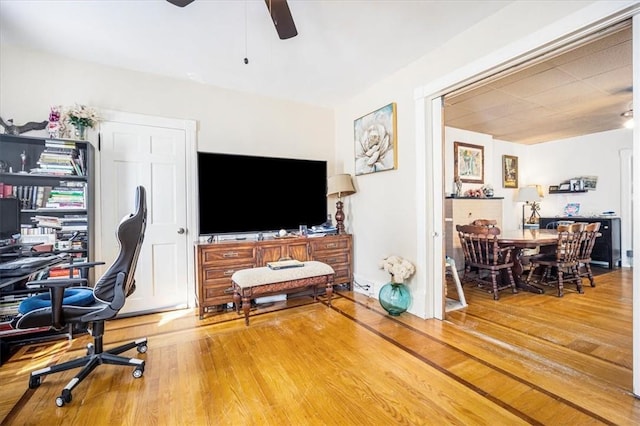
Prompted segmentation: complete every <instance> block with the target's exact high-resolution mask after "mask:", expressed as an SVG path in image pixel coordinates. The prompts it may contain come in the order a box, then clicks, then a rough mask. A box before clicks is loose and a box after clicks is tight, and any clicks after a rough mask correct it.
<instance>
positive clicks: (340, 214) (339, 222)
mask: <svg viewBox="0 0 640 426" xmlns="http://www.w3.org/2000/svg"><path fill="white" fill-rule="evenodd" d="M342 207H343V204H342V201H341V200H339V199H338V202H337V203H336V228H337V229H338V234H344V233H345V230H344V211H342Z"/></svg>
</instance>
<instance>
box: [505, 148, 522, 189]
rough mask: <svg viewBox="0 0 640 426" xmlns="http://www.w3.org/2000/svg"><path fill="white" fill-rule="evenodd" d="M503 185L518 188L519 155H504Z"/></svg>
mask: <svg viewBox="0 0 640 426" xmlns="http://www.w3.org/2000/svg"><path fill="white" fill-rule="evenodd" d="M502 187H503V188H518V157H516V156H515V155H503V156H502Z"/></svg>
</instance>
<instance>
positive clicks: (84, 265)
mask: <svg viewBox="0 0 640 426" xmlns="http://www.w3.org/2000/svg"><path fill="white" fill-rule="evenodd" d="M104 264H105V262H81V263H64V264H62V265H56V268H60V269H82V268H92V267H94V266H98V265H104Z"/></svg>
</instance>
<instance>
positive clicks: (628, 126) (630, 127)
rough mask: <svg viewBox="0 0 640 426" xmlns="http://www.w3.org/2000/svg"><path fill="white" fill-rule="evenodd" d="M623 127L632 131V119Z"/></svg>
mask: <svg viewBox="0 0 640 426" xmlns="http://www.w3.org/2000/svg"><path fill="white" fill-rule="evenodd" d="M623 126H624V127H625V128H627V129H633V126H634V122H633V117H631V118H630V119H628V120H627V121H625V122H624V124H623Z"/></svg>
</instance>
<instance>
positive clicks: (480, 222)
mask: <svg viewBox="0 0 640 426" xmlns="http://www.w3.org/2000/svg"><path fill="white" fill-rule="evenodd" d="M470 225H474V226H485V227H487V228H495V227H496V226H498V221H497V220H495V219H476V220H474V221H473V222H471V223H470Z"/></svg>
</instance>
